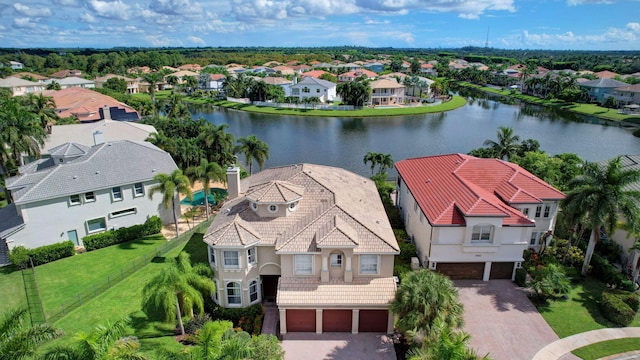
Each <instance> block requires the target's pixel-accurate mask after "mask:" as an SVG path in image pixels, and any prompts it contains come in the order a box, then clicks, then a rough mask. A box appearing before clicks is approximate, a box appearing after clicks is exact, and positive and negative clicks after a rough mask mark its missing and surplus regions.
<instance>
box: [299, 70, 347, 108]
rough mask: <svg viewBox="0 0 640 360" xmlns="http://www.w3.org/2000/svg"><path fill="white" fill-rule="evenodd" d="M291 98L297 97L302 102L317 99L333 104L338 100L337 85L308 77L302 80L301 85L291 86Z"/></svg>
mask: <svg viewBox="0 0 640 360" xmlns="http://www.w3.org/2000/svg"><path fill="white" fill-rule="evenodd" d="M291 96H295V97H297V98H298V99H299V100H300V101H304V99H307V98H311V97H317V98H319V99H320V101H321V102H323V103H326V102H331V101H334V100H336V97H337V90H336V84H335V83H332V82H331V81H327V80H322V79H316V78H314V77H311V76H307V77H304V78H303V79H302V80H300V82H299V83H297V84H294V85H291Z"/></svg>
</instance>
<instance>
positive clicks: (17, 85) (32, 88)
mask: <svg viewBox="0 0 640 360" xmlns="http://www.w3.org/2000/svg"><path fill="white" fill-rule="evenodd" d="M0 88H5V89H9V90H10V91H11V94H13V96H20V95H26V94H32V93H34V92H38V91H42V90H44V85H43V84H41V83H37V82H33V81H29V80H24V79H19V78H17V77H13V76H9V77H8V78H6V79H0Z"/></svg>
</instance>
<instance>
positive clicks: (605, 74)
mask: <svg viewBox="0 0 640 360" xmlns="http://www.w3.org/2000/svg"><path fill="white" fill-rule="evenodd" d="M593 74H594V75H595V76H597V77H598V78H600V79H613V78H614V77H616V76H620V74H617V73H614V72H613V71H608V70H604V71H598V72H597V73H593Z"/></svg>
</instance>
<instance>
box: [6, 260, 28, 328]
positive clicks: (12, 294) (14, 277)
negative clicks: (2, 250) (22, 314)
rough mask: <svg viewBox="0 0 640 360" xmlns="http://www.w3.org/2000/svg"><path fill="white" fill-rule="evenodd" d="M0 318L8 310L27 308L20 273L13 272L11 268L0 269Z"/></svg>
mask: <svg viewBox="0 0 640 360" xmlns="http://www.w3.org/2000/svg"><path fill="white" fill-rule="evenodd" d="M0 289H2V291H0V303H2V306H0V317H2V316H3V315H4V314H5V313H7V312H9V311H10V310H13V309H16V308H18V307H21V306H25V307H26V306H27V298H26V297H25V295H24V285H23V283H22V272H21V271H19V270H15V269H14V267H13V266H6V267H3V268H0Z"/></svg>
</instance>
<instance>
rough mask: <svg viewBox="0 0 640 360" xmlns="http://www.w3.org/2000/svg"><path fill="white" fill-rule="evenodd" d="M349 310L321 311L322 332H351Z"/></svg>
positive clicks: (350, 312)
mask: <svg viewBox="0 0 640 360" xmlns="http://www.w3.org/2000/svg"><path fill="white" fill-rule="evenodd" d="M351 314H352V311H351V310H323V311H322V332H351V319H352V315H351Z"/></svg>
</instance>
